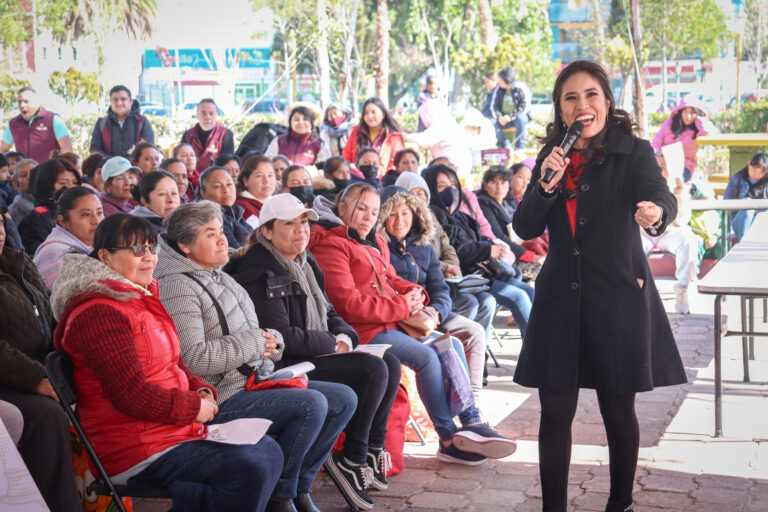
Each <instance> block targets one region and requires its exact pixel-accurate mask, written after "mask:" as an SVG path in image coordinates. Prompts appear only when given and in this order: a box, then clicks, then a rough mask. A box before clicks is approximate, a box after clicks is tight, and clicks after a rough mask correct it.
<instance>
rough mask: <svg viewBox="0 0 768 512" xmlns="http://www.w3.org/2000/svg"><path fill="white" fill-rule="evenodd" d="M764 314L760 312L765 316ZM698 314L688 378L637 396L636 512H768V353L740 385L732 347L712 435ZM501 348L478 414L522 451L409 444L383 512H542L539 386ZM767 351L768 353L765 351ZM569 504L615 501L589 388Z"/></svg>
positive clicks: (322, 485)
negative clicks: (527, 381) (451, 457)
mask: <svg viewBox="0 0 768 512" xmlns="http://www.w3.org/2000/svg"><path fill="white" fill-rule="evenodd" d="M657 285H658V286H659V289H660V290H661V293H662V298H663V299H664V300H665V305H666V306H667V307H668V310H669V309H671V308H672V306H673V305H674V295H673V293H672V285H673V283H672V282H671V281H666V280H659V281H658V282H657ZM737 306H738V301H735V300H733V299H731V300H730V301H728V302H726V304H725V311H726V312H727V313H729V319H730V322H731V323H733V321H734V320H738V318H739V315H738V310H737V309H735V308H736V307H737ZM756 309H758V310H760V309H761V308H756ZM692 313H693V314H691V315H686V316H681V315H674V314H673V315H670V322H671V323H672V327H673V330H674V332H675V337H676V340H677V343H678V347H679V349H680V352H681V355H682V357H683V362H684V364H685V367H686V370H687V373H688V377H689V381H688V384H686V385H683V386H676V387H668V388H659V389H656V390H654V391H652V392H649V393H642V394H639V395H638V399H637V414H638V419H639V421H640V428H641V439H640V460H639V465H638V470H637V474H636V480H635V494H634V498H635V511H636V512H650V511H656V512H659V511H662V510H665V511H689V510H690V511H694V510H695V511H698V512H725V511H729V512H730V511H744V512H757V511H768V349H766V345H765V341H764V340H757V342H756V361H752V362H751V366H750V370H751V373H752V383H750V384H745V383H743V382H742V375H741V343H740V340H739V339H737V338H727V340H726V341H725V342H724V345H723V376H724V398H723V419H724V421H723V427H724V430H725V436H724V437H723V438H720V439H715V438H713V437H712V433H713V432H714V419H713V408H714V402H713V375H714V367H713V364H712V357H713V346H712V345H713V344H712V329H713V322H712V299H711V298H710V297H699V296H694V297H692ZM496 326H497V331H498V333H499V336H500V337H501V339H502V346H499V344H498V343H497V342H496V341H493V340H492V341H491V344H492V347H493V349H494V352H495V353H496V355H497V357H498V358H499V362H500V363H501V365H502V367H501V368H498V369H497V368H491V369H490V372H491V377H490V386H489V387H488V388H486V389H485V390H484V392H483V397H482V400H481V403H480V407H481V409H482V411H483V413H484V415H485V417H486V419H487V420H488V421H489V422H490V423H491V424H492V425H497V426H498V429H499V430H500V431H501V432H502V433H503V434H505V435H511V436H512V437H514V438H515V439H517V440H518V441H519V444H518V451H517V452H516V453H515V454H514V455H512V456H510V457H508V458H506V459H503V460H498V461H492V462H489V463H487V464H485V465H482V466H479V467H465V466H459V465H454V464H444V463H440V462H438V461H437V459H436V458H435V457H434V452H435V449H436V443H430V444H428V445H427V446H421V445H419V444H417V443H406V448H405V453H406V459H405V465H406V469H405V471H404V472H403V473H402V474H400V475H397V476H394V477H392V478H391V479H390V482H391V483H390V488H389V490H387V491H385V492H378V491H374V492H372V497H374V500H375V502H376V507H375V508H374V510H411V511H414V512H428V511H432V510H435V511H436V510H440V511H446V510H452V511H475V510H477V511H480V510H492V509H495V510H504V511H514V512H528V511H538V510H541V487H540V483H539V477H538V466H537V464H536V462H537V459H538V456H537V443H536V439H537V430H538V414H539V404H538V399H537V396H536V393H535V392H533V391H534V390H530V389H526V388H522V387H520V386H518V385H516V384H514V383H513V382H512V375H513V373H514V364H515V361H516V358H517V354H518V353H519V349H520V344H521V341H520V337H519V331H517V330H514V329H508V328H506V324H505V318H503V317H499V318H497V319H496ZM761 343H762V345H761ZM573 443H574V448H573V455H572V464H571V471H570V485H569V500H570V509H571V510H574V511H602V510H604V507H605V502H606V500H607V496H608V494H607V493H608V487H609V475H608V465H607V462H608V452H607V447H606V445H605V432H604V430H603V427H602V420H601V417H600V413H599V409H598V406H597V399H596V396H595V393H594V392H593V391H586V390H584V391H582V392H581V395H580V399H579V407H578V409H577V412H576V418H575V420H574V425H573ZM312 495H313V498H314V500H315V502H316V503H317V505H318V506H319V507H320V508H321V509H322V510H324V511H326V512H332V511H343V510H346V507H345V504H344V501H343V499H342V498H341V496H340V494H339V493H338V491H337V490H336V489H335V487H334V486H333V484H332V483H331V482H330V480H329V479H328V477H327V476H326V475H324V474H321V475H320V476H319V477H318V479H317V481H316V482H315V485H314V486H313V490H312ZM168 508H169V503H168V502H162V501H151V500H140V501H137V503H136V504H135V506H134V510H135V511H136V512H155V511H161V510H162V511H165V510H167V509H168Z"/></svg>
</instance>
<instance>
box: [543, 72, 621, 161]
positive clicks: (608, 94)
mask: <svg viewBox="0 0 768 512" xmlns="http://www.w3.org/2000/svg"><path fill="white" fill-rule="evenodd" d="M576 73H587V74H588V75H590V76H591V77H592V78H594V79H595V80H597V83H599V84H600V88H601V89H602V90H603V95H604V96H605V99H607V100H608V116H607V119H606V120H605V127H604V128H603V130H602V132H600V133H599V134H598V135H596V136H595V137H593V138H592V140H591V141H590V144H589V147H588V148H587V149H588V154H587V156H588V157H590V158H591V156H592V155H594V154H595V153H597V152H600V151H602V150H603V149H604V142H605V134H606V133H607V132H608V130H609V129H610V128H611V127H613V126H616V127H619V128H621V129H623V130H624V131H626V132H627V133H632V130H633V128H635V126H636V125H635V124H634V123H633V122H632V117H631V116H630V115H629V113H628V112H626V111H624V110H621V109H617V108H616V101H615V100H614V98H613V91H612V90H611V79H610V78H609V77H608V73H606V71H605V68H603V66H602V65H601V64H600V63H598V62H595V61H593V60H575V61H573V62H571V63H570V64H568V66H567V67H566V68H565V69H563V70H562V71H561V72H560V75H558V77H557V80H555V87H554V89H553V90H552V104H553V105H554V106H555V119H554V121H553V122H551V123H549V124H548V125H547V134H546V135H545V136H544V137H540V138H539V142H541V143H542V144H544V148H543V149H542V151H541V153H539V154H549V151H550V150H551V149H552V148H553V147H554V146H559V145H560V143H561V142H562V140H563V137H565V132H566V131H567V130H568V127H567V126H565V123H564V122H563V117H562V112H561V111H560V96H562V94H563V85H564V84H565V82H566V81H567V80H568V79H569V78H571V77H572V76H573V75H575V74H576Z"/></svg>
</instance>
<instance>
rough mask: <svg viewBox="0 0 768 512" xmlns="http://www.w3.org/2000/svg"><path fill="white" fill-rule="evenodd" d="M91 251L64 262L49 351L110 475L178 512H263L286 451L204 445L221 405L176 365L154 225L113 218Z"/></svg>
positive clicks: (263, 444)
mask: <svg viewBox="0 0 768 512" xmlns="http://www.w3.org/2000/svg"><path fill="white" fill-rule="evenodd" d="M93 247H94V250H93V252H92V253H91V255H90V256H85V255H81V254H69V255H67V256H66V257H65V258H64V261H63V263H62V268H61V272H60V275H59V282H58V283H57V286H56V290H55V292H54V294H53V296H52V297H51V303H52V306H53V310H54V315H55V316H56V318H57V319H58V320H59V325H58V328H57V330H56V332H55V334H54V343H55V345H56V348H57V349H59V350H64V351H66V352H67V353H68V354H69V355H70V356H71V357H72V373H73V376H74V383H75V387H76V389H77V394H78V404H79V407H78V408H79V411H80V420H81V423H82V425H83V429H84V430H85V432H86V434H87V435H88V437H89V439H90V441H91V443H92V444H93V447H94V449H95V450H96V452H97V453H98V455H99V459H100V460H101V462H102V464H103V465H104V468H105V469H106V471H107V474H109V476H110V477H111V478H112V480H113V482H114V483H116V484H122V485H124V484H126V483H127V484H129V485H131V486H136V487H157V488H167V489H168V491H169V493H170V495H171V499H172V500H173V507H174V508H175V509H177V510H197V511H202V510H212V511H213V510H215V511H219V510H221V511H224V510H249V511H262V510H264V508H265V507H266V504H267V501H268V499H269V496H270V493H271V491H272V488H273V487H274V486H275V484H276V483H277V480H278V475H279V474H280V468H281V467H282V463H283V456H282V452H281V450H280V447H279V446H278V445H277V443H276V442H275V441H274V440H273V439H272V438H270V437H268V436H264V437H263V438H262V439H261V440H259V442H258V443H256V444H245V445H236V444H224V443H218V442H212V441H207V440H205V439H206V437H207V427H206V425H205V423H206V422H208V421H210V420H211V419H213V416H214V415H215V414H216V412H217V411H218V406H217V405H216V400H217V395H216V391H215V390H214V389H213V387H212V386H211V385H210V384H208V383H207V382H206V381H205V380H203V379H201V378H198V377H195V376H194V375H193V374H192V373H191V372H190V371H189V369H187V367H186V365H185V364H184V361H183V360H182V358H181V357H180V355H179V354H180V349H179V338H178V335H177V334H176V328H175V326H174V324H173V321H172V320H171V318H170V316H168V313H167V312H166V311H165V309H164V308H163V305H162V303H161V302H160V299H159V298H158V288H157V281H155V280H153V279H152V272H153V271H154V269H155V265H156V263H157V251H156V247H157V235H156V234H155V230H154V228H153V226H152V225H151V224H150V223H149V222H147V221H146V220H145V219H142V218H140V217H136V216H133V215H126V214H116V215H113V216H111V217H109V218H108V219H106V220H105V221H104V222H103V223H102V224H101V225H100V226H99V228H98V229H97V230H96V236H95V240H94V244H93Z"/></svg>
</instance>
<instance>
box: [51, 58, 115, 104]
mask: <svg viewBox="0 0 768 512" xmlns="http://www.w3.org/2000/svg"><path fill="white" fill-rule="evenodd" d="M48 87H50V88H51V91H53V93H54V94H57V95H58V96H61V97H62V98H64V99H65V100H67V102H68V103H70V104H72V103H77V102H79V101H87V102H89V103H96V102H98V101H99V100H100V99H101V93H102V87H101V84H100V83H99V79H98V77H97V76H96V73H82V72H80V71H78V70H76V69H75V68H73V67H71V66H70V67H69V69H67V70H66V71H64V72H61V71H55V72H53V73H51V76H49V77H48Z"/></svg>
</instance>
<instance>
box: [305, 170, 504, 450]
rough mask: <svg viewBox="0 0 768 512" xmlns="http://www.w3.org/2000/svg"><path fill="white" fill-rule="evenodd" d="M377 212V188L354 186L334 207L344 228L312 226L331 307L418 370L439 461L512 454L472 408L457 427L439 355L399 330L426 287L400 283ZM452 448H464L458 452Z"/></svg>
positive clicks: (365, 335) (363, 340)
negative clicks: (399, 323)
mask: <svg viewBox="0 0 768 512" xmlns="http://www.w3.org/2000/svg"><path fill="white" fill-rule="evenodd" d="M379 206H380V197H379V192H378V191H377V190H376V189H375V188H373V187H372V186H371V185H369V184H367V183H353V184H352V185H350V186H349V187H347V189H346V190H345V191H344V193H343V194H342V196H341V198H340V202H339V204H338V205H337V208H338V216H339V218H340V219H341V220H342V221H343V224H340V225H337V226H335V227H332V228H329V229H323V227H321V225H320V224H316V225H315V226H313V228H312V233H311V237H310V244H309V249H310V250H311V251H312V254H314V255H315V258H317V263H318V265H319V266H320V268H321V269H322V270H323V271H324V272H325V275H326V279H327V283H328V287H327V288H326V292H327V293H328V297H329V298H330V300H331V304H333V306H334V307H335V308H336V311H338V312H339V314H340V315H341V316H342V318H344V320H345V321H347V322H348V323H349V324H350V325H351V326H352V327H353V328H354V329H355V331H357V333H358V335H359V336H360V342H361V343H383V344H387V345H391V347H390V348H389V350H388V351H387V352H388V353H390V354H392V355H393V356H395V357H397V358H398V359H399V360H400V362H402V363H403V364H404V365H406V366H408V367H409V368H411V369H412V370H413V371H414V372H416V384H417V387H418V390H419V396H421V400H422V401H423V402H424V406H425V408H426V409H427V413H428V414H429V417H430V419H431V420H432V423H433V424H434V425H435V430H436V431H437V435H438V436H439V437H440V447H439V449H438V452H437V457H438V459H440V460H442V461H445V462H456V463H459V464H468V465H477V464H482V463H483V462H485V461H486V460H487V457H494V458H498V457H505V456H507V455H509V454H511V453H512V452H514V448H515V443H514V441H512V440H511V439H506V438H504V437H502V436H501V435H499V434H498V433H497V432H496V431H494V430H492V429H491V428H490V427H488V425H486V424H483V423H480V415H479V413H478V411H477V409H476V408H475V406H474V405H472V406H469V407H467V408H466V409H465V410H464V411H462V412H461V413H460V414H459V419H460V420H461V423H462V425H463V426H462V428H461V429H457V428H456V425H455V424H454V422H453V418H452V417H451V413H450V408H449V406H448V397H447V395H446V392H445V386H444V383H443V374H442V371H441V367H440V362H439V361H438V359H437V354H436V353H435V351H434V350H432V349H431V348H430V347H428V346H426V345H423V344H421V343H420V342H419V341H417V340H415V339H413V338H411V337H410V336H408V335H406V334H404V333H403V332H401V331H399V330H397V321H398V320H403V319H405V318H406V317H408V316H409V315H410V314H411V313H412V312H415V311H418V310H419V309H421V308H423V307H424V306H425V304H424V303H425V302H426V297H425V295H424V289H423V288H421V287H420V286H418V285H415V284H413V283H411V282H409V281H406V280H405V279H402V278H400V277H398V275H397V273H396V272H395V269H394V268H393V267H392V265H391V264H390V263H389V248H388V246H387V244H386V243H385V242H384V239H383V238H382V237H381V235H379V234H378V233H376V230H375V229H374V228H375V226H376V220H377V217H378V214H379ZM379 282H381V283H382V284H381V288H379V285H378V283H379ZM455 345H457V347H456V352H457V355H458V356H459V358H460V359H461V360H464V351H463V350H462V347H461V345H460V344H459V342H458V341H455ZM464 365H465V366H466V361H464ZM457 444H461V445H462V446H465V447H466V448H465V449H459V448H458V447H457V446H456V445H457Z"/></svg>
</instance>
